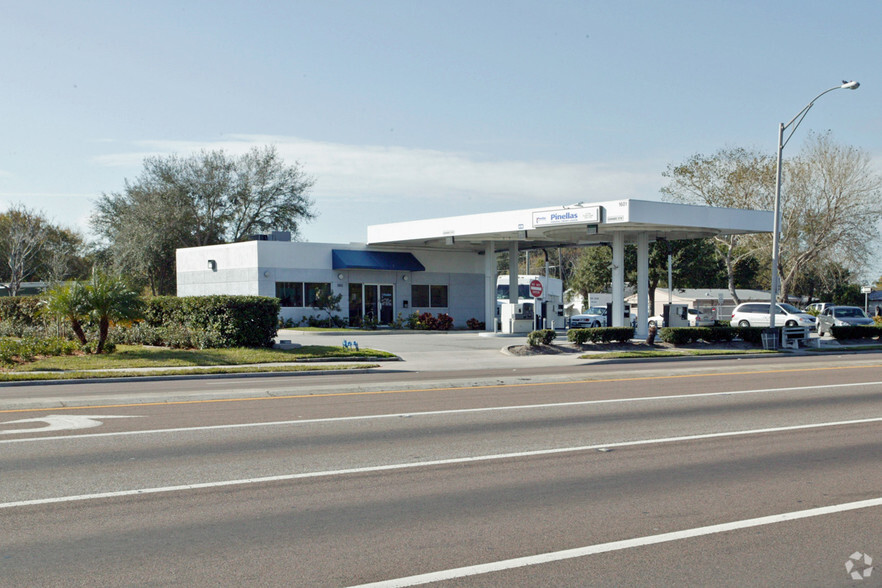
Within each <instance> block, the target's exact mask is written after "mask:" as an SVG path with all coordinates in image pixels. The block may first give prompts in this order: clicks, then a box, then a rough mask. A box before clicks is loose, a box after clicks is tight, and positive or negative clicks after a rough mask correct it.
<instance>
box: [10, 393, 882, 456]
mask: <svg viewBox="0 0 882 588" xmlns="http://www.w3.org/2000/svg"><path fill="white" fill-rule="evenodd" d="M879 385H882V382H854V383H850V384H818V385H816V386H792V387H788V388H761V389H757V390H732V391H728V392H702V393H699V394H671V395H668V396H633V397H629V398H606V399H602V400H577V401H573V402H552V403H546V404H522V405H516V406H487V407H479V408H456V409H449V410H431V411H424V412H402V413H393V414H374V415H359V416H349V417H327V418H320V419H299V420H287V421H270V422H262V423H232V424H226V425H203V426H198V427H176V428H171V429H147V430H141V431H116V432H112V433H86V434H83V435H58V436H53V437H32V438H28V439H2V440H0V445H2V444H5V443H28V442H39V441H61V440H70V439H85V438H94V437H126V436H132V435H164V434H168V433H189V432H197V431H216V430H219V429H247V428H255V427H280V426H292V425H310V424H327V423H336V422H346V421H364V420H373V419H395V418H413V417H421V416H443V415H454V414H467V413H480V412H495V411H509V410H539V409H546V408H562V407H574V406H587V405H593V404H623V403H629V402H657V401H660V400H689V399H693V398H709V397H715V396H740V395H745V394H768V393H774V392H799V391H806V390H823V389H826V388H852V387H860V386H879ZM32 420H40V419H32ZM8 422H19V421H8ZM0 424H3V423H0ZM41 430H45V429H41ZM0 432H2V431H0Z"/></svg>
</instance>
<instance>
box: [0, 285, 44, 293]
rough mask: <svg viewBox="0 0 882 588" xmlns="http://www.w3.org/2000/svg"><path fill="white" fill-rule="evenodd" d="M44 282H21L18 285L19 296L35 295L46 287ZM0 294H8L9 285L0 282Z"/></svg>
mask: <svg viewBox="0 0 882 588" xmlns="http://www.w3.org/2000/svg"><path fill="white" fill-rule="evenodd" d="M47 286H48V284H46V282H22V283H21V286H19V287H18V295H19V296H36V295H37V294H40V293H42V292H43V290H45V289H46V287H47ZM0 296H9V287H8V286H7V285H6V284H0Z"/></svg>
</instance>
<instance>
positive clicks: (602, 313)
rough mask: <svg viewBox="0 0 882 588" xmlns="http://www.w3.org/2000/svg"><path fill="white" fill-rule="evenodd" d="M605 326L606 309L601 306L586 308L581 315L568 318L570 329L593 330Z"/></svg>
mask: <svg viewBox="0 0 882 588" xmlns="http://www.w3.org/2000/svg"><path fill="white" fill-rule="evenodd" d="M605 326H606V309H605V308H603V307H602V306H593V307H591V308H586V309H585V312H583V313H581V314H574V315H573V316H571V317H570V328H571V329H595V328H597V327H605Z"/></svg>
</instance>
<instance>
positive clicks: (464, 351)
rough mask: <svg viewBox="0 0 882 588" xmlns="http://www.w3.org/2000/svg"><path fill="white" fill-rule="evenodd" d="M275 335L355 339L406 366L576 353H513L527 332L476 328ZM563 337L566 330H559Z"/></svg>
mask: <svg viewBox="0 0 882 588" xmlns="http://www.w3.org/2000/svg"><path fill="white" fill-rule="evenodd" d="M277 338H278V339H290V340H291V342H292V343H300V344H302V345H342V343H343V341H344V340H346V341H355V342H357V343H358V345H359V347H368V348H371V349H378V350H382V351H388V352H390V353H394V354H395V355H397V356H399V357H401V358H402V359H403V360H404V362H405V365H404V366H402V367H403V368H404V369H408V370H418V371H429V370H431V371H436V370H466V369H470V370H473V369H482V368H499V367H503V368H504V367H511V368H523V367H542V366H549V365H552V366H553V365H573V364H574V363H577V362H578V361H579V360H578V355H577V354H569V353H565V354H560V355H534V356H528V357H518V356H512V355H510V354H508V353H506V352H505V348H507V347H509V346H512V345H524V344H525V343H526V341H527V337H526V335H518V336H510V335H496V336H493V335H492V334H490V333H483V332H478V331H450V332H442V331H383V330H377V331H355V330H354V331H352V332H347V333H326V332H314V331H297V330H289V329H281V330H280V331H279V335H278V337H277ZM558 338H559V339H561V340H564V341H565V340H566V334H565V333H561V334H558Z"/></svg>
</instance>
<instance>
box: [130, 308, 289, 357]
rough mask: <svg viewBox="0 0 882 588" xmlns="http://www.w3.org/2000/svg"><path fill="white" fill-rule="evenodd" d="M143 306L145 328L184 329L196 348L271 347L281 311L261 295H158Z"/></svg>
mask: <svg viewBox="0 0 882 588" xmlns="http://www.w3.org/2000/svg"><path fill="white" fill-rule="evenodd" d="M145 306H146V308H145V311H144V322H145V323H146V324H147V326H148V327H153V328H160V327H161V328H164V329H169V328H173V327H177V326H183V327H186V329H188V330H189V331H191V332H192V333H193V337H194V338H195V339H196V341H194V344H195V345H196V346H198V347H272V345H273V337H275V336H276V333H277V332H278V324H279V310H280V309H281V304H280V302H279V299H278V298H267V297H264V296H188V297H185V298H177V297H175V296H157V297H154V298H150V299H148V300H147V301H146V304H145Z"/></svg>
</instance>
